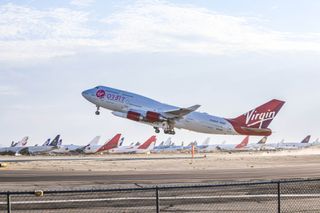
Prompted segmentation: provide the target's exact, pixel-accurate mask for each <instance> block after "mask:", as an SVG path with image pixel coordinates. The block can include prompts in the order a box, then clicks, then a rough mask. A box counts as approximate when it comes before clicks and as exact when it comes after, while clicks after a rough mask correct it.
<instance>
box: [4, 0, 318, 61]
mask: <svg viewBox="0 0 320 213" xmlns="http://www.w3.org/2000/svg"><path fill="white" fill-rule="evenodd" d="M80 2H81V3H80ZM71 3H73V4H78V5H81V4H82V5H86V4H89V3H92V2H91V1H72V2H71ZM91 17H92V14H90V13H89V12H86V11H83V10H81V9H70V8H53V9H47V10H44V9H42V10H40V9H35V8H31V7H26V6H19V5H15V4H5V5H1V6H0V60H2V61H17V60H18V61H22V60H43V59H49V58H52V57H57V56H66V55H74V54H77V53H81V52H84V51H102V52H128V51H129V52H144V53H153V52H176V53H195V54H213V55H226V54H239V53H244V52H245V53H246V52H279V51H314V52H319V51H320V35H319V34H316V33H306V34H300V35H296V34H293V33H290V32H279V31H275V30H272V29H268V28H266V27H263V22H262V21H260V20H259V19H256V18H254V17H241V16H232V15H226V14H220V13H216V12H214V11H211V10H208V9H205V8H199V7H195V6H193V5H181V4H173V3H168V2H164V1H137V2H135V3H133V4H131V5H129V6H126V7H122V8H120V9H118V10H115V11H114V12H113V13H112V14H111V15H109V16H108V17H105V18H101V19H100V20H96V19H93V18H91ZM89 23H90V24H89Z"/></svg>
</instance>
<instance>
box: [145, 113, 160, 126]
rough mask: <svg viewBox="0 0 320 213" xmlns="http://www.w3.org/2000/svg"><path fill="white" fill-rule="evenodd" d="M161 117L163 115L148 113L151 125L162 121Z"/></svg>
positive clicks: (147, 116)
mask: <svg viewBox="0 0 320 213" xmlns="http://www.w3.org/2000/svg"><path fill="white" fill-rule="evenodd" d="M160 117H161V115H160V114H159V113H157V112H151V111H148V112H147V114H146V120H147V121H148V122H151V123H153V122H158V121H161V119H160Z"/></svg>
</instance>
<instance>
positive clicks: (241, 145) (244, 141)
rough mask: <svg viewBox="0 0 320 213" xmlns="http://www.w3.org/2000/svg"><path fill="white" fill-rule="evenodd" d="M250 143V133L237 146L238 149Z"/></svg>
mask: <svg viewBox="0 0 320 213" xmlns="http://www.w3.org/2000/svg"><path fill="white" fill-rule="evenodd" d="M248 143H249V135H248V136H247V137H245V138H244V139H243V140H242V141H241V143H239V144H238V145H237V146H236V147H235V148H236V149H241V148H243V147H246V146H247V145H248Z"/></svg>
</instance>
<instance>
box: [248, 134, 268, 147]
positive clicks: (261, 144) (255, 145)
mask: <svg viewBox="0 0 320 213" xmlns="http://www.w3.org/2000/svg"><path fill="white" fill-rule="evenodd" d="M267 139H268V137H267V136H264V137H263V138H261V140H259V141H258V143H255V144H248V145H247V146H246V147H245V149H247V150H257V151H258V150H266V149H267V148H268V147H267V146H266V142H267Z"/></svg>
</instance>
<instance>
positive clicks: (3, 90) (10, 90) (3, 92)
mask: <svg viewBox="0 0 320 213" xmlns="http://www.w3.org/2000/svg"><path fill="white" fill-rule="evenodd" d="M20 93H21V92H20V91H19V89H18V88H16V87H13V86H9V85H0V96H17V95H19V94H20Z"/></svg>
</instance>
